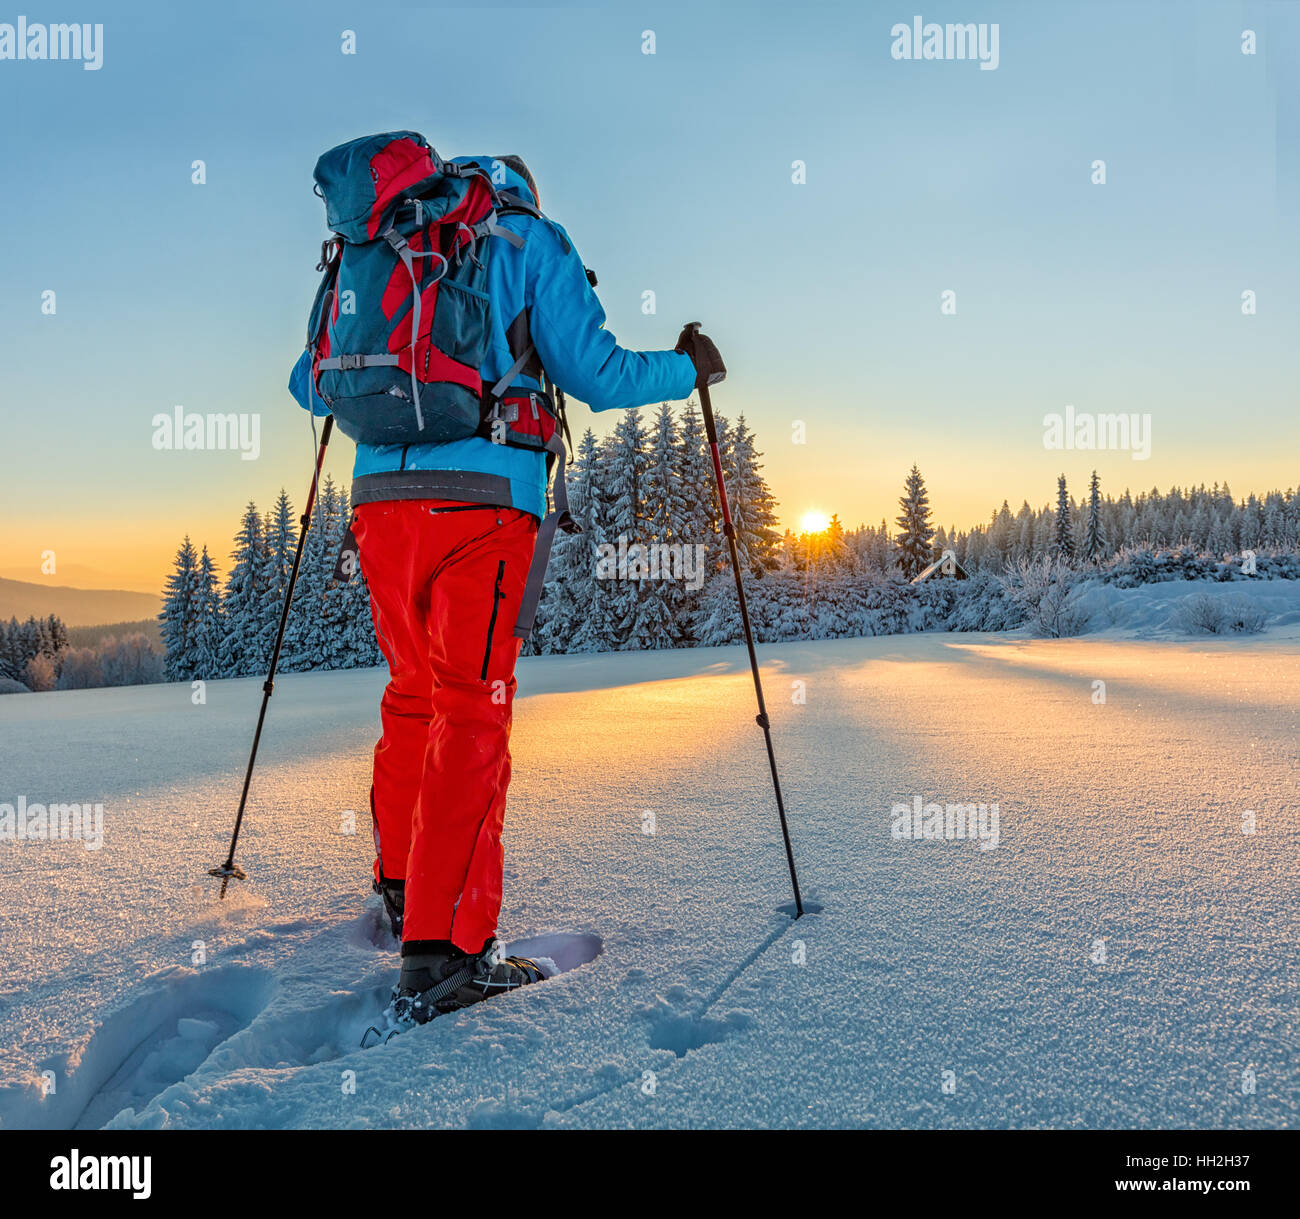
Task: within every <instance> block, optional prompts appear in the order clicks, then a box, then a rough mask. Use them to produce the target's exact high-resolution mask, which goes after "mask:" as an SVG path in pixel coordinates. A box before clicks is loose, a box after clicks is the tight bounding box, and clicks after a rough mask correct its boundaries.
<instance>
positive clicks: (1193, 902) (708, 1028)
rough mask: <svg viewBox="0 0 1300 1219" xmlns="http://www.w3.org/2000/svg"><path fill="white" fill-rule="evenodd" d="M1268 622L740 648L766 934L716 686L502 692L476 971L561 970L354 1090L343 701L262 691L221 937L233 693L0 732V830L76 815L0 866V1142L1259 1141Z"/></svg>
mask: <svg viewBox="0 0 1300 1219" xmlns="http://www.w3.org/2000/svg"><path fill="white" fill-rule="evenodd" d="M1119 591H1123V590H1119ZM1133 591H1135V592H1141V591H1143V590H1133ZM1158 591H1159V595H1160V596H1162V597H1165V596H1169V595H1173V594H1174V593H1176V590H1174V589H1172V588H1171V586H1170V585H1161V586H1159V589H1158ZM1253 591H1254V590H1253V589H1252V592H1253ZM1117 603H1118V604H1121V605H1123V604H1127V602H1126V601H1124V599H1123V598H1120V599H1119V600H1118V602H1117ZM1157 616H1158V615H1157V614H1156V611H1154V610H1152V611H1151V612H1150V620H1151V621H1154V620H1155V618H1156V617H1157ZM1291 621H1292V625H1290V626H1283V627H1281V628H1277V627H1274V628H1272V629H1270V630H1269V631H1267V632H1266V633H1264V634H1262V635H1258V636H1252V637H1246V638H1239V637H1238V638H1217V637H1213V638H1207V639H1195V640H1189V639H1187V638H1186V637H1180V638H1178V639H1173V638H1170V639H1131V638H1121V637H1118V633H1110V634H1104V635H1090V636H1086V637H1081V638H1077V639H1063V640H1031V639H1027V638H1024V637H1021V636H1020V635H980V634H926V635H908V636H892V637H878V638H872V639H845V640H835V641H826V642H817V643H812V642H809V643H788V644H780V645H773V646H770V647H763V648H761V649H760V655H761V659H762V662H763V666H764V678H765V682H766V686H767V692H768V699H769V707H770V711H771V715H772V720H773V734H774V738H775V744H776V750H777V757H778V760H779V762H780V765H781V768H782V780H783V786H784V789H785V793H786V802H787V807H788V809H789V814H790V821H791V829H792V834H793V837H794V842H795V851H796V856H797V859H798V862H799V866H800V869H801V877H802V880H803V882H804V890H805V896H806V898H807V899H808V901H809V904H810V906H811V905H813V904H816V905H819V906H820V907H822V909H821V911H820V912H819V913H815V914H809V915H808V916H806V917H805V918H804V919H803V920H801V921H799V922H797V923H796V922H794V921H792V920H791V919H790V918H789V917H787V916H786V915H784V914H782V913H781V911H780V907H782V906H785V905H788V903H789V902H790V893H789V887H788V877H787V874H786V867H785V859H784V855H783V852H782V847H781V839H780V830H779V825H778V823H777V819H776V814H775V809H774V806H773V803H772V797H771V789H770V781H769V777H768V774H767V769H766V758H765V755H764V752H763V747H762V735H761V733H760V732H759V731H758V729H757V728H756V727H755V725H754V721H753V715H754V707H753V688H752V684H751V681H750V678H749V674H748V669H747V664H746V658H745V653H744V650H743V649H741V648H718V649H695V650H691V651H678V652H664V651H660V652H655V653H649V654H637V653H618V654H606V655H583V656H571V657H566V656H561V657H536V658H528V659H525V660H524V661H522V662H521V664H520V683H519V684H520V690H521V698H520V700H519V701H518V703H517V705H516V717H515V731H514V738H513V751H514V757H515V768H514V770H515V781H514V786H513V788H512V798H511V806H510V810H509V813H508V818H507V840H506V867H507V877H506V904H505V908H504V910H503V916H502V926H501V934H502V936H503V938H504V939H506V940H507V941H509V942H510V944H511V951H520V950H521V949H522V948H524V947H527V946H531V947H532V948H533V949H534V951H536V952H537V953H538V954H539V955H552V956H556V958H557V965H559V967H560V968H561V969H563V970H564V971H565V972H562V973H561V974H559V975H558V976H556V977H554V978H551V979H548V980H547V981H545V982H542V983H539V984H537V985H534V986H531V987H527V988H524V989H522V990H520V991H517V992H513V993H511V994H508V995H504V996H500V997H497V998H494V999H492V1000H491V1001H489V1002H488V1003H485V1004H481V1005H479V1006H477V1007H475V1008H472V1009H469V1010H467V1011H464V1012H461V1013H457V1014H455V1015H452V1016H446V1017H442V1018H440V1019H438V1020H436V1021H434V1022H433V1023H431V1024H430V1025H427V1026H424V1027H421V1028H418V1029H413V1030H411V1031H409V1032H407V1033H404V1034H402V1035H401V1036H399V1037H397V1038H394V1039H393V1041H392V1042H390V1043H389V1044H388V1045H385V1046H381V1047H377V1048H373V1049H369V1050H364V1051H363V1050H361V1049H360V1048H359V1047H360V1039H361V1034H362V1032H363V1031H364V1029H365V1027H366V1026H367V1024H369V1023H371V1022H373V1021H374V1020H375V1018H376V1017H377V1016H378V1015H379V1013H380V1011H381V1010H382V1008H383V1006H384V1004H385V1003H386V1002H387V999H388V994H389V989H390V987H391V985H392V983H393V981H394V980H395V976H396V969H397V953H396V946H395V945H394V944H393V942H392V940H391V937H390V936H389V934H388V932H387V929H386V925H385V923H384V921H383V917H382V914H381V911H380V908H379V903H378V899H377V898H375V897H373V896H372V895H370V894H369V891H368V876H369V873H368V869H369V864H370V857H371V849H370V842H369V823H368V817H367V816H365V815H363V813H362V812H361V810H363V809H364V808H365V807H366V793H367V790H368V784H369V776H368V767H369V760H370V759H369V754H370V749H371V746H372V744H373V737H374V734H375V731H376V727H377V707H378V699H379V694H380V691H381V689H382V685H383V675H382V674H381V673H380V672H378V671H376V670H353V671H342V672H330V673H303V674H294V675H291V676H286V677H284V678H282V679H280V681H279V682H278V683H277V688H276V694H275V697H274V699H273V700H272V704H271V709H270V713H269V716H268V722H267V729H266V732H265V734H264V737H263V745H262V755H261V760H260V762H259V766H258V770H257V773H256V775H255V778H254V783H253V790H252V796H251V800H250V809H249V814H248V820H247V822H246V826H245V837H244V841H243V845H242V846H241V850H240V855H239V862H240V863H241V865H242V866H243V867H244V868H245V869H246V870H247V872H248V875H249V879H248V880H247V881H246V882H242V883H241V882H232V884H231V889H230V893H229V895H228V897H227V899H226V901H225V902H220V903H219V902H218V901H217V900H216V894H217V887H218V885H217V882H216V881H213V880H211V879H210V878H208V877H207V876H206V875H205V872H206V869H207V868H209V867H211V866H213V865H214V864H216V863H218V862H220V860H221V859H222V858H224V855H225V850H226V846H227V836H228V833H229V826H230V821H231V818H232V816H233V812H234V807H235V803H236V800H237V797H238V791H239V784H240V781H241V779H242V771H243V765H244V760H245V758H246V753H247V748H248V744H249V737H250V735H251V731H252V727H253V722H254V718H255V715H256V710H257V704H258V701H259V698H260V681H258V680H257V679H239V680H229V681H220V682H211V683H209V684H208V685H207V687H206V702H204V703H201V704H198V705H196V704H195V703H193V702H192V693H191V689H190V687H189V685H188V684H177V685H160V686H141V687H129V688H124V689H106V690H88V691H68V692H58V693H50V694H34V695H25V696H14V697H11V698H5V699H0V803H5V802H8V803H13V802H15V801H16V800H17V797H18V796H20V795H24V796H25V797H26V799H27V800H28V801H29V802H35V801H47V802H60V801H79V800H84V801H102V802H103V805H104V839H103V846H102V848H101V849H99V850H88V849H86V847H85V846H84V845H83V844H82V843H80V842H77V841H66V842H65V841H59V842H26V843H12V842H0V911H3V913H2V914H0V919H2V920H3V924H2V925H0V933H2V936H3V938H2V939H0V943H3V945H4V951H3V955H2V956H0V1013H2V1015H3V1020H2V1021H0V1125H2V1126H4V1127H6V1128H7V1127H18V1126H33V1125H43V1126H63V1127H70V1126H80V1127H90V1126H101V1125H109V1126H115V1127H170V1128H183V1127H256V1128H270V1127H285V1126H322V1127H361V1126H378V1127H389V1126H419V1127H506V1126H509V1127H520V1126H523V1127H529V1126H537V1127H569V1126H574V1127H590V1126H621V1127H659V1126H668V1127H710V1126H839V1125H870V1126H919V1127H948V1126H994V1127H997V1126H1058V1127H1066V1126H1088V1127H1091V1126H1136V1127H1143V1126H1209V1127H1217V1126H1232V1127H1236V1126H1242V1127H1250V1126H1279V1125H1293V1124H1295V1122H1296V1118H1297V1108H1298V1105H1300V1087H1298V1086H1297V1072H1296V1058H1295V1051H1294V1047H1295V1043H1296V1003H1295V996H1296V993H1297V976H1296V972H1297V970H1296V961H1297V947H1298V944H1297V938H1298V937H1297V924H1296V914H1295V909H1296V883H1295V879H1294V876H1295V859H1296V848H1297V845H1298V842H1297V840H1298V837H1300V834H1298V828H1300V819H1298V818H1297V811H1298V810H1297V797H1296V794H1295V774H1296V757H1297V746H1296V742H1297V739H1300V736H1298V734H1297V710H1298V708H1300V694H1298V693H1297V691H1300V680H1298V679H1300V659H1298V658H1297V647H1296V645H1297V642H1300V629H1297V627H1296V626H1295V625H1294V619H1292V620H1291ZM1098 681H1103V682H1105V692H1106V701H1105V702H1104V704H1099V703H1097V702H1094V697H1095V693H1094V691H1095V686H1094V683H1095V682H1098ZM796 683H802V686H799V685H796ZM801 696H802V699H803V701H799V700H800V698H801ZM918 795H919V796H921V797H922V798H923V800H924V801H927V802H928V801H937V802H941V803H942V802H946V801H953V802H974V803H990V804H991V803H992V802H997V804H998V806H999V811H1000V827H999V830H1000V832H999V845H998V846H997V848H996V849H994V850H980V849H979V847H978V844H976V843H972V842H969V841H966V842H958V841H912V840H899V839H895V838H894V837H892V835H891V823H892V818H891V809H892V806H893V805H894V804H895V803H899V802H902V803H908V802H910V801H911V800H912V799H913V797H914V796H918ZM348 810H355V811H356V817H355V822H356V824H355V832H346V831H348V830H349V829H351V828H352V826H351V825H350V824H349V822H348V820H347V818H346V817H345V814H346V812H347V811H348ZM1248 810H1250V811H1252V812H1253V814H1254V817H1255V820H1256V827H1257V832H1256V833H1254V834H1253V835H1251V834H1245V833H1243V832H1242V827H1243V821H1244V819H1247V811H1248ZM649 828H653V830H654V832H653V833H646V832H644V830H646V829H649ZM566 935H567V936H578V937H583V938H581V939H580V940H578V941H574V940H571V939H570V940H563V939H558V938H547V939H541V938H540V937H559V936H566ZM1102 942H1104V945H1102ZM574 943H577V944H579V945H580V946H582V951H579V952H578V953H577V957H582V956H584V955H585V954H591V955H590V958H589V959H587V960H585V961H583V960H578V959H577V958H576V957H575V958H572V959H569V960H568V961H565V960H560V959H559V955H558V954H562V952H563V951H564V947H565V945H566V944H568V945H572V944H574ZM1103 946H1104V962H1103V963H1098V962H1095V961H1094V960H1093V958H1094V957H1098V956H1099V954H1100V953H1101V951H1102V947H1103ZM597 947H598V948H599V952H598V953H596V952H595V949H596V948H597ZM1248 1071H1249V1072H1253V1073H1254V1077H1255V1079H1256V1080H1257V1084H1256V1086H1255V1090H1254V1091H1253V1092H1251V1091H1249V1089H1248V1088H1244V1087H1243V1081H1245V1080H1247V1079H1248V1078H1249V1076H1248V1075H1246V1074H1244V1073H1245V1072H1248ZM43 1072H50V1073H52V1074H51V1075H49V1076H47V1077H45V1081H44V1083H43V1080H42V1073H43ZM944 1072H951V1073H952V1074H951V1077H950V1078H951V1080H952V1082H953V1083H954V1084H955V1092H954V1091H945V1090H944V1086H943V1084H944V1079H945V1076H944ZM50 1080H52V1081H53V1085H54V1090H53V1091H51V1092H48V1094H46V1095H43V1091H47V1090H48V1087H49V1081H50Z"/></svg>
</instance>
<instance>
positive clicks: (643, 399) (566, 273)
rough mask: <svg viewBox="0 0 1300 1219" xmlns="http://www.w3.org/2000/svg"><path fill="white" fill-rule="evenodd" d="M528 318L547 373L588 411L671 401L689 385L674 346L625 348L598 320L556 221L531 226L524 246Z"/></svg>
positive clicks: (689, 372)
mask: <svg viewBox="0 0 1300 1219" xmlns="http://www.w3.org/2000/svg"><path fill="white" fill-rule="evenodd" d="M524 252H525V258H526V259H527V260H528V262H527V272H528V289H527V292H528V298H527V303H528V305H529V315H528V324H529V330H530V332H531V334H532V340H533V344H534V345H535V346H536V348H537V354H538V355H539V356H540V357H541V360H542V366H543V367H544V368H545V369H546V372H547V375H548V376H549V377H550V378H551V380H552V381H554V382H555V384H556V385H558V386H559V387H560V388H561V389H562V390H564V392H565V393H566V394H570V395H572V396H573V397H574V398H577V399H578V400H579V401H580V402H585V403H586V404H587V405H588V406H590V407H591V409H592V410H595V411H607V410H613V409H615V408H618V407H632V406H647V405H649V404H650V403H653V402H675V401H678V400H680V399H682V398H685V397H687V396H688V395H689V394H690V392H691V391H692V390H693V389H694V388H695V379H696V377H695V365H694V364H693V363H692V362H691V358H690V356H688V355H686V354H685V353H683V352H680V351H629V350H628V349H627V348H626V347H620V346H619V345H618V341H617V340H616V339H615V338H614V336H613V335H612V334H610V332H609V331H608V330H606V329H605V328H604V327H605V310H604V309H603V308H601V304H600V301H599V300H597V299H596V294H595V293H594V292H593V291H592V290H591V284H590V283H588V282H587V272H586V270H585V268H584V267H583V265H582V259H581V258H579V257H578V252H577V250H575V249H574V248H573V244H572V242H570V241H569V240H568V239H567V234H565V233H564V230H563V229H561V228H560V226H559V225H553V224H550V223H546V224H540V225H536V226H534V227H533V230H532V232H530V233H529V235H528V244H527V245H526V246H525V247H524Z"/></svg>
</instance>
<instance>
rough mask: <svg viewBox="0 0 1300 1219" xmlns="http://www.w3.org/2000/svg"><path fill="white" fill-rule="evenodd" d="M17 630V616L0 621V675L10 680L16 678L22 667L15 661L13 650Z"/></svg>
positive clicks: (15, 656) (15, 679) (14, 651)
mask: <svg viewBox="0 0 1300 1219" xmlns="http://www.w3.org/2000/svg"><path fill="white" fill-rule="evenodd" d="M17 632H18V619H17V618H10V619H9V621H8V622H0V677H7V678H9V680H10V681H17V680H18V673H19V672H20V670H21V667H22V666H21V665H19V664H18V662H17V653H16V650H15V648H16V643H17V640H16V638H15V637H16V635H17Z"/></svg>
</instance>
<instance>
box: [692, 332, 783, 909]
mask: <svg viewBox="0 0 1300 1219" xmlns="http://www.w3.org/2000/svg"><path fill="white" fill-rule="evenodd" d="M686 329H687V330H690V331H693V332H695V333H698V332H699V329H700V323H699V322H688V323H687V325H686ZM699 391H700V406H701V407H702V408H703V410H704V431H705V433H706V435H707V436H708V438H709V452H710V453H711V454H712V456H713V480H714V482H715V483H716V484H717V487H718V503H719V505H720V506H721V508H722V532H723V533H724V534H726V535H727V545H728V547H730V549H731V570H732V571H733V572H735V575H736V596H737V597H739V598H740V620H741V622H743V623H744V625H745V646H746V647H747V648H748V649H749V667H750V669H751V671H752V672H753V674H754V693H755V694H757V695H758V715H757V716H756V717H755V720H756V722H757V723H758V726H759V727H760V728H761V729H762V730H763V739H764V740H765V741H766V742H767V762H768V765H769V766H770V767H771V768H772V789H773V791H775V792H776V811H777V815H778V816H779V817H780V818H781V836H782V837H783V838H784V839H785V858H786V862H787V863H788V864H789V865H790V883H791V885H793V886H794V910H795V914H794V916H795V918H802V917H803V898H802V897H801V896H800V895H799V876H798V873H796V872H795V868H794V849H793V848H792V847H791V846H790V827H789V826H788V825H787V824H786V819H785V802H784V801H783V800H782V799H781V779H780V777H779V776H778V775H777V773H776V754H775V752H773V749H772V725H771V722H770V721H769V720H768V718H767V703H766V702H765V701H764V700H763V682H762V680H761V678H760V677H759V675H758V654H757V653H756V652H755V651H754V631H753V629H752V628H751V627H750V625H749V606H748V604H747V603H746V601H745V584H744V581H743V580H742V579H741V575H740V554H739V552H738V551H737V549H736V527H735V525H733V524H732V523H731V505H730V504H729V503H728V502H727V484H726V481H725V480H724V479H723V477H722V459H721V457H719V456H718V427H717V424H716V423H715V422H714V419H713V403H712V402H710V401H709V387H708V386H707V385H701V386H699Z"/></svg>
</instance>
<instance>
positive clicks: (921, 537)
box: [894, 466, 934, 580]
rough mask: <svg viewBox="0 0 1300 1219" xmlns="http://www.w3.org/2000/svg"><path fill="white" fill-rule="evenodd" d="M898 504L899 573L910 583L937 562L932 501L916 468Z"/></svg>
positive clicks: (907, 481)
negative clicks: (931, 508)
mask: <svg viewBox="0 0 1300 1219" xmlns="http://www.w3.org/2000/svg"><path fill="white" fill-rule="evenodd" d="M898 504H899V507H900V508H902V512H901V513H900V514H899V515H898V517H897V518H896V519H895V524H896V525H897V526H898V533H897V534H896V535H895V537H894V552H895V555H896V556H897V561H898V567H899V570H900V571H901V572H902V573H903V575H904V576H905V577H906V578H907V579H909V580H911V579H913V578H914V577H916V576H918V575H920V574H921V572H923V571H924V570H925V569H926V568H927V567H929V565H930V564H931V563H932V562H934V546H933V544H932V540H933V538H934V528H933V527H932V526H931V524H930V497H929V496H928V495H927V494H926V490H925V479H923V478H922V477H921V471H920V470H919V469H917V467H916V466H913V467H912V469H911V470H910V471H909V472H908V475H907V479H906V481H905V482H904V483H903V494H902V495H901V496H900V497H899V500H898Z"/></svg>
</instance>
